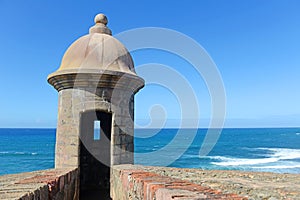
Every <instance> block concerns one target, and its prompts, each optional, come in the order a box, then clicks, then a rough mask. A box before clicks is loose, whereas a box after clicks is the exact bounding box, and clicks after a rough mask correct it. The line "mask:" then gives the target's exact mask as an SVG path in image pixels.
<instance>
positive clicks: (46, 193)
mask: <svg viewBox="0 0 300 200" xmlns="http://www.w3.org/2000/svg"><path fill="white" fill-rule="evenodd" d="M78 184H79V182H78V170H77V169H73V168H72V169H70V168H69V169H68V168H66V169H50V170H42V171H34V172H27V173H20V174H11V175H4V176H0V199H1V200H12V199H21V200H27V199H28V200H32V199H40V200H47V199H74V200H76V199H78Z"/></svg>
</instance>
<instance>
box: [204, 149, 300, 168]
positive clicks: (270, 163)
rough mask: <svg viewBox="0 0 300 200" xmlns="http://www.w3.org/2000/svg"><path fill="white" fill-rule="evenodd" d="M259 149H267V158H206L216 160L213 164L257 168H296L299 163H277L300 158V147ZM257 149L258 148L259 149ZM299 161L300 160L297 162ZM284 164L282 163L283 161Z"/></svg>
mask: <svg viewBox="0 0 300 200" xmlns="http://www.w3.org/2000/svg"><path fill="white" fill-rule="evenodd" d="M257 149H258V150H263V151H266V153H265V154H263V155H264V156H265V158H234V157H225V156H206V158H209V159H212V160H215V161H213V162H211V164H214V165H218V166H249V167H254V166H255V165H264V166H255V167H256V168H274V169H277V168H278V169H279V168H280V166H281V168H284V167H288V168H296V167H297V166H298V165H297V164H293V165H276V163H278V162H285V161H287V162H288V160H294V159H300V149H287V148H257ZM257 149H256V150H257ZM297 163H299V162H297ZM281 164H282V163H281Z"/></svg>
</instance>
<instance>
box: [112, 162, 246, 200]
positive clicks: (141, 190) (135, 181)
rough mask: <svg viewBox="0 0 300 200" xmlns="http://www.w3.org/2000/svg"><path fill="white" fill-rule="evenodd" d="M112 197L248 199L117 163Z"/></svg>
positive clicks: (158, 199) (157, 199) (166, 199)
mask: <svg viewBox="0 0 300 200" xmlns="http://www.w3.org/2000/svg"><path fill="white" fill-rule="evenodd" d="M111 197H112V198H113V199H116V200H127V199H128V200H129V199H143V200H150V199H151V200H153V199H156V200H168V199H177V200H183V199H185V200H186V199H189V200H193V199H234V200H238V199H240V200H244V199H247V198H245V197H241V196H238V195H236V194H224V193H222V192H221V191H218V190H213V189H211V188H208V187H203V186H201V185H197V184H194V183H191V182H189V181H183V180H179V179H174V178H171V177H166V176H160V175H158V174H155V173H151V172H147V171H145V170H143V169H142V167H139V166H135V165H117V166H114V167H113V169H112V179H111Z"/></svg>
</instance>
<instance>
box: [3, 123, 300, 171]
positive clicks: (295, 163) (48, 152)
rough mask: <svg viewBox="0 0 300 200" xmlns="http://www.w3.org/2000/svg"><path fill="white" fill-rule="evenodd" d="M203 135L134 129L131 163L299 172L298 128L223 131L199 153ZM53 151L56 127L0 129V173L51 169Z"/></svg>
mask: <svg viewBox="0 0 300 200" xmlns="http://www.w3.org/2000/svg"><path fill="white" fill-rule="evenodd" d="M179 131H180V133H179ZM206 131H207V129H162V130H156V129H136V130H135V164H143V165H154V166H170V167H179V168H202V169H225V170H244V171H263V172H276V173H297V174H299V173H300V128H258V129H255V128H245V129H239V128H235V129H223V130H222V133H221V135H220V137H219V139H218V141H217V142H216V144H215V145H214V146H213V148H212V150H211V151H210V152H209V154H207V155H200V154H199V151H200V148H201V145H202V143H203V140H204V137H205V135H206ZM178 135H180V136H179V137H178ZM54 149H55V129H0V175H3V174H12V173H20V172H27V171H34V170H42V169H48V168H53V167H54Z"/></svg>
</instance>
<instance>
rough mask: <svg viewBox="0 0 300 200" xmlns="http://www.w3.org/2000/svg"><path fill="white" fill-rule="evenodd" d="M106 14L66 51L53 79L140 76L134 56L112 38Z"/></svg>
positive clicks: (51, 75) (100, 15) (99, 16)
mask: <svg viewBox="0 0 300 200" xmlns="http://www.w3.org/2000/svg"><path fill="white" fill-rule="evenodd" d="M106 24H107V18H106V16H105V15H103V14H98V15H97V16H96V17H95V25H94V26H93V27H91V28H90V31H89V34H88V35H85V36H82V37H80V38H79V39H78V40H76V41H75V42H74V43H73V44H72V45H71V46H70V47H69V48H68V50H67V51H66V52H65V54H64V56H63V59H62V62H61V65H60V67H59V69H58V70H57V71H56V72H54V73H53V74H50V76H49V77H48V78H50V77H53V76H56V75H62V74H70V73H103V72H104V71H111V72H122V73H127V74H131V75H136V73H135V70H134V64H133V60H132V58H131V55H130V53H129V52H128V50H127V49H126V48H125V47H124V45H123V44H121V42H119V41H118V40H117V39H115V38H114V37H112V36H111V31H110V30H109V29H108V28H107V26H106Z"/></svg>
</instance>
